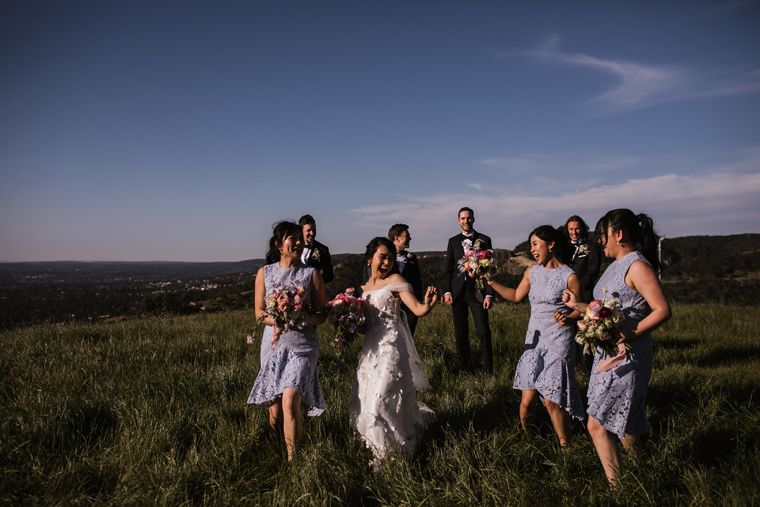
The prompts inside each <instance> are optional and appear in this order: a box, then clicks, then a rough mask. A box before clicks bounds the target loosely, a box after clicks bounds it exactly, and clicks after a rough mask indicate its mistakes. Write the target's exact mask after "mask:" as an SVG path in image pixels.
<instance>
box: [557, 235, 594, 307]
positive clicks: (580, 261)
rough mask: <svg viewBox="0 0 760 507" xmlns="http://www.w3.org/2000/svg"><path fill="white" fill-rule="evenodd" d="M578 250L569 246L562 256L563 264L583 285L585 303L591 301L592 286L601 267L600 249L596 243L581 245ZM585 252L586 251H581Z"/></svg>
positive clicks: (573, 246)
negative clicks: (568, 267) (573, 272)
mask: <svg viewBox="0 0 760 507" xmlns="http://www.w3.org/2000/svg"><path fill="white" fill-rule="evenodd" d="M582 247H583V248H580V249H576V248H575V245H572V244H571V245H570V246H569V247H568V249H567V253H566V254H565V255H564V259H563V260H564V262H565V264H567V265H568V266H570V267H571V268H572V270H573V271H575V274H576V275H578V278H580V280H581V284H583V292H584V293H583V294H582V295H583V297H584V298H585V301H586V302H589V301H591V299H593V293H594V284H595V283H596V278H597V277H598V276H599V268H600V267H601V265H602V249H601V248H600V247H599V244H598V243H582ZM582 250H586V251H582Z"/></svg>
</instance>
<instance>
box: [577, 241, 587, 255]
mask: <svg viewBox="0 0 760 507" xmlns="http://www.w3.org/2000/svg"><path fill="white" fill-rule="evenodd" d="M581 254H586V255H588V245H586V244H583V245H581V246H579V247H578V255H581Z"/></svg>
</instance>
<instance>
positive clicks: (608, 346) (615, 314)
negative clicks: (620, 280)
mask: <svg viewBox="0 0 760 507" xmlns="http://www.w3.org/2000/svg"><path fill="white" fill-rule="evenodd" d="M602 290H603V291H604V293H605V294H606V293H607V287H602ZM622 320H623V314H622V313H621V311H620V300H619V299H618V298H608V297H607V296H606V295H605V296H604V297H603V298H602V300H601V301H600V300H598V299H595V300H593V301H592V302H590V303H589V304H588V306H587V307H586V313H585V314H584V315H583V319H582V320H579V321H578V333H577V334H576V335H575V341H576V342H578V343H579V344H581V345H583V346H584V347H583V352H584V353H585V354H594V352H595V351H602V350H603V351H605V352H607V354H608V355H609V356H610V357H615V356H617V355H619V354H620V349H619V347H618V345H616V343H615V341H616V340H614V336H615V334H614V333H613V331H614V330H615V329H616V328H617V327H618V324H620V322H621V321H622ZM628 348H630V345H628V344H627V343H626V344H625V349H626V350H627V349H628ZM623 353H625V351H623Z"/></svg>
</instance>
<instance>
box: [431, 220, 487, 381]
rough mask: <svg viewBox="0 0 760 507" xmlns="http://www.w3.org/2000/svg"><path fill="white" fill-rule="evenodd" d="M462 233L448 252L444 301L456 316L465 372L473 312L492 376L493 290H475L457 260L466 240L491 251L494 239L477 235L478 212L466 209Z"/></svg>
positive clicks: (468, 354) (473, 281)
mask: <svg viewBox="0 0 760 507" xmlns="http://www.w3.org/2000/svg"><path fill="white" fill-rule="evenodd" d="M457 218H458V221H459V227H460V228H461V229H462V233H461V234H457V235H456V236H454V237H453V238H451V239H449V245H448V248H447V250H446V273H445V274H444V277H443V286H444V292H445V294H444V295H443V301H444V302H445V303H446V304H448V305H450V306H451V313H452V315H453V317H454V335H455V337H456V343H457V354H458V355H459V364H460V367H461V370H462V371H463V372H469V371H470V338H469V323H468V321H467V310H468V308H469V310H470V312H472V318H473V320H474V321H475V330H476V331H477V333H478V337H479V338H480V349H481V351H482V353H483V368H484V370H485V372H486V373H487V374H489V375H490V374H491V373H493V349H492V346H491V327H490V326H489V324H488V309H489V308H490V307H491V301H492V296H493V289H491V288H490V287H486V288H485V289H484V290H480V289H477V288H476V287H475V279H474V278H471V277H469V276H466V275H465V274H463V273H460V272H459V268H458V267H457V261H458V260H459V259H461V258H462V257H464V246H463V244H462V243H463V242H464V241H465V240H470V241H472V244H473V245H474V244H475V242H476V241H480V242H481V247H482V248H492V246H491V238H489V237H488V236H486V235H485V234H480V233H479V232H475V230H474V229H473V224H474V223H475V212H474V211H472V209H470V208H467V207H464V208H462V209H460V210H459V214H458V215H457Z"/></svg>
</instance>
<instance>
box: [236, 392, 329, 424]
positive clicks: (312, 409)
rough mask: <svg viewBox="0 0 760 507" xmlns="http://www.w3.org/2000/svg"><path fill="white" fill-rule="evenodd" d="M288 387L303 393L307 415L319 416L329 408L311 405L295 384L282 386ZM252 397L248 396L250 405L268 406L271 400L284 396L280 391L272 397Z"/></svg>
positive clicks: (302, 398) (303, 402) (302, 400)
mask: <svg viewBox="0 0 760 507" xmlns="http://www.w3.org/2000/svg"><path fill="white" fill-rule="evenodd" d="M288 387H289V388H291V389H293V390H294V391H296V392H297V393H298V394H300V395H301V403H302V404H303V405H306V409H307V410H306V415H307V416H309V417H318V416H320V415H322V413H324V411H325V410H327V406H325V407H320V406H317V405H310V404H309V403H308V402H307V401H306V398H305V397H304V395H303V393H302V392H301V391H299V390H298V389H296V388H295V387H293V386H285V387H283V388H282V389H283V391H284V390H285V389H287V388H288ZM251 397H252V396H248V402H247V403H248V405H254V406H257V407H268V406H269V402H271V401H274V400H278V399H280V398H282V392H280V393H279V394H277V395H276V396H274V397H272V398H267V399H264V400H252V399H251Z"/></svg>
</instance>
